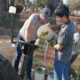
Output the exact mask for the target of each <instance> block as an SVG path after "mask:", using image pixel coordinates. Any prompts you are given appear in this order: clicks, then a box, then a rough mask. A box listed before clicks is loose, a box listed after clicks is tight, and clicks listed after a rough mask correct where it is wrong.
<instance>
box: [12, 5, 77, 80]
mask: <svg viewBox="0 0 80 80" xmlns="http://www.w3.org/2000/svg"><path fill="white" fill-rule="evenodd" d="M53 12H54V14H55V16H56V24H57V25H58V26H54V25H52V24H50V23H48V24H47V25H48V26H49V28H51V29H53V30H59V32H58V37H57V41H56V44H55V45H53V49H54V52H53V53H54V54H55V58H54V80H69V69H71V68H70V67H69V66H70V64H71V63H72V62H73V61H74V57H75V58H76V56H77V54H78V49H77V48H78V47H75V48H74V49H73V50H72V47H73V43H74V46H75V45H76V46H77V43H78V41H76V40H73V39H74V36H73V35H74V33H76V31H77V30H78V29H77V27H76V26H75V24H74V22H72V21H71V20H70V18H69V8H68V7H67V6H65V5H64V4H60V5H59V6H58V7H57V8H56V9H55V10H54V8H52V7H50V6H46V7H45V8H43V9H42V10H41V12H40V13H33V14H32V15H31V16H30V17H29V18H28V19H27V20H26V21H25V23H24V25H23V27H22V28H21V29H20V31H19V35H18V38H17V42H16V48H15V52H16V53H15V56H14V60H13V67H14V69H15V70H16V72H18V65H19V61H20V58H21V54H22V52H21V45H20V44H21V43H20V42H19V40H22V41H25V42H27V43H31V42H33V44H34V45H37V46H38V45H39V43H40V41H41V38H40V37H37V30H38V28H39V27H40V26H41V25H43V24H45V23H46V20H47V19H48V18H50V17H52V14H53ZM75 27H76V28H75ZM49 42H50V41H49ZM28 47H30V46H29V45H28V46H27V49H26V51H27V50H28ZM32 53H33V51H32ZM73 55H75V56H73ZM72 57H73V58H72ZM32 63H33V56H31V58H30V59H29V62H28V65H27V69H26V73H27V74H26V76H27V78H28V80H32V79H31V67H32Z"/></svg>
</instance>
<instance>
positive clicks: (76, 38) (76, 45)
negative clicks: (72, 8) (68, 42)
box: [72, 23, 80, 55]
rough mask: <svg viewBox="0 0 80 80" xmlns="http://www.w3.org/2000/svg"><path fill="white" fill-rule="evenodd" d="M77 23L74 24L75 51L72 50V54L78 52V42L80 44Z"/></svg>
mask: <svg viewBox="0 0 80 80" xmlns="http://www.w3.org/2000/svg"><path fill="white" fill-rule="evenodd" d="M76 27H77V25H76V23H75V26H74V36H73V40H74V41H73V48H72V49H73V51H72V55H75V54H78V44H79V38H80V34H79V32H78V31H75V29H76Z"/></svg>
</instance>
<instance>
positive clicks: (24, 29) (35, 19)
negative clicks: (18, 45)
mask: <svg viewBox="0 0 80 80" xmlns="http://www.w3.org/2000/svg"><path fill="white" fill-rule="evenodd" d="M31 22H33V26H32V30H31V31H32V32H30V34H29V36H30V40H29V41H32V40H35V39H36V38H37V29H38V28H39V27H40V26H41V23H40V22H39V14H37V13H33V14H32V15H31V16H30V17H29V18H28V19H27V20H26V22H25V23H24V25H23V27H22V28H21V30H20V32H19V35H21V36H22V37H23V39H24V40H25V41H26V42H29V41H28V40H27V39H26V36H27V31H28V27H29V25H30V23H31Z"/></svg>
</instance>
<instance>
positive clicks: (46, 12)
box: [40, 7, 51, 19]
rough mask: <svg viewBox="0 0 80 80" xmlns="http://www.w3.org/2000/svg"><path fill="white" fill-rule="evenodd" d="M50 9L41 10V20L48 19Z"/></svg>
mask: <svg viewBox="0 0 80 80" xmlns="http://www.w3.org/2000/svg"><path fill="white" fill-rule="evenodd" d="M50 13H51V12H50V9H49V8H47V7H45V8H43V9H42V10H41V13H40V18H42V19H47V18H49V17H50Z"/></svg>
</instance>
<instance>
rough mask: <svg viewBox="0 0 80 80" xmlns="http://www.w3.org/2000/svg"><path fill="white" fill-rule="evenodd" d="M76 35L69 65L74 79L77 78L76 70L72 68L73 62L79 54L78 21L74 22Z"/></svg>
mask: <svg viewBox="0 0 80 80" xmlns="http://www.w3.org/2000/svg"><path fill="white" fill-rule="evenodd" d="M74 25H75V26H74V37H73V47H72V57H71V60H70V66H69V76H70V75H71V74H72V76H73V78H74V80H76V77H77V75H76V72H75V70H74V69H73V68H72V63H73V62H74V61H75V60H76V58H77V56H78V44H79V29H78V27H77V24H76V22H74Z"/></svg>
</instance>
